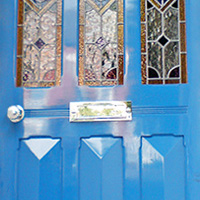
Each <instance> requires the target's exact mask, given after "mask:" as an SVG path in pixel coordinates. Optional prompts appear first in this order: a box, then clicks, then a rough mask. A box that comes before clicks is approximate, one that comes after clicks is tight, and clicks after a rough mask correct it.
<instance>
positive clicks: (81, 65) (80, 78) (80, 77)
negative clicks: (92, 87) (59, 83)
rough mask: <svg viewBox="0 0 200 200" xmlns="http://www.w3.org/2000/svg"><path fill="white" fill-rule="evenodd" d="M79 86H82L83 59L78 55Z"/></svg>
mask: <svg viewBox="0 0 200 200" xmlns="http://www.w3.org/2000/svg"><path fill="white" fill-rule="evenodd" d="M78 77H79V85H80V86H81V85H84V57H83V56H80V55H79V76H78Z"/></svg>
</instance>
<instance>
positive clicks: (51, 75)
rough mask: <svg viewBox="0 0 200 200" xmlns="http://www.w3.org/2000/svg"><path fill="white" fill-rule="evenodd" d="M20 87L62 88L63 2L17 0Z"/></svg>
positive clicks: (18, 77)
mask: <svg viewBox="0 0 200 200" xmlns="http://www.w3.org/2000/svg"><path fill="white" fill-rule="evenodd" d="M17 32H18V36H17V39H18V41H17V81H16V85H17V86H18V87H22V86H23V87H50V86H55V85H60V77H61V37H62V0H18V26H17Z"/></svg>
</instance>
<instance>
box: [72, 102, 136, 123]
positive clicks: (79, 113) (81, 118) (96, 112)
mask: <svg viewBox="0 0 200 200" xmlns="http://www.w3.org/2000/svg"><path fill="white" fill-rule="evenodd" d="M131 120H132V104H131V101H92V102H71V103H70V122H96V121H131Z"/></svg>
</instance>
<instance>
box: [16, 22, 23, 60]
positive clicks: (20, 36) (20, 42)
mask: <svg viewBox="0 0 200 200" xmlns="http://www.w3.org/2000/svg"><path fill="white" fill-rule="evenodd" d="M22 51H23V27H22V26H18V28H17V56H21V55H22Z"/></svg>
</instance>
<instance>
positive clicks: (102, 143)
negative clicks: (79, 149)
mask: <svg viewBox="0 0 200 200" xmlns="http://www.w3.org/2000/svg"><path fill="white" fill-rule="evenodd" d="M117 141H118V140H117V139H114V138H102V137H97V138H90V139H83V142H84V143H85V144H86V145H87V146H88V147H89V148H90V149H91V150H92V151H93V152H94V153H95V154H96V155H97V156H98V157H99V158H100V159H102V158H103V157H104V156H105V154H106V153H107V152H108V151H109V149H110V148H111V147H112V146H113V145H114V144H115V143H116V142H117Z"/></svg>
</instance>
